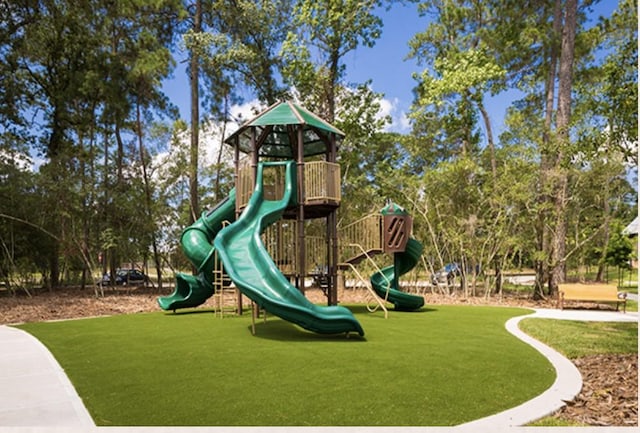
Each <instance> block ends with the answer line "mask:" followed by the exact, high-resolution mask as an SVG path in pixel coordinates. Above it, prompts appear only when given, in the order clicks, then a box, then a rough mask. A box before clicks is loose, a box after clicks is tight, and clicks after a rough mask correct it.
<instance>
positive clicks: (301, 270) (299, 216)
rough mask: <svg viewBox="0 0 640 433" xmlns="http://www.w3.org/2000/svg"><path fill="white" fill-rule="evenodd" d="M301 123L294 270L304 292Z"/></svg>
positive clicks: (297, 284)
mask: <svg viewBox="0 0 640 433" xmlns="http://www.w3.org/2000/svg"><path fill="white" fill-rule="evenodd" d="M302 128H303V125H298V146H297V155H296V160H297V169H298V170H297V173H296V176H297V182H298V212H297V223H298V269H297V270H296V286H297V288H298V290H300V291H301V292H304V277H305V275H306V263H305V258H306V249H305V239H304V200H305V190H304V142H303V137H302Z"/></svg>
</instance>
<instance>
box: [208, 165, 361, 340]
mask: <svg viewBox="0 0 640 433" xmlns="http://www.w3.org/2000/svg"><path fill="white" fill-rule="evenodd" d="M276 165H280V166H282V165H284V166H285V172H286V175H285V188H284V194H283V197H282V198H281V199H280V200H265V199H264V196H263V185H262V180H263V169H264V167H268V166H276ZM295 168H296V166H295V162H294V161H287V162H273V163H261V164H259V165H258V173H257V179H256V188H255V190H254V192H253V194H252V196H251V198H250V200H249V204H248V205H247V207H246V208H245V210H244V212H243V213H242V215H241V216H240V218H238V220H237V221H236V222H235V223H233V224H231V225H229V226H227V227H225V228H224V229H222V231H220V233H218V235H217V236H216V237H215V239H214V241H213V244H214V246H215V248H216V250H217V251H218V255H219V257H220V260H221V261H222V262H223V264H224V268H225V270H226V271H227V273H228V274H229V277H231V279H232V280H233V282H234V283H235V284H236V286H237V287H238V288H239V289H240V291H241V292H242V293H243V294H244V295H245V296H247V297H248V298H249V299H251V300H252V301H253V302H255V303H256V304H257V305H258V306H259V307H260V308H264V309H265V310H266V311H268V312H269V313H271V314H273V315H275V316H278V317H280V318H282V319H284V320H287V321H289V322H292V323H295V324H297V325H299V326H301V327H303V328H305V329H308V330H310V331H313V332H316V333H319V334H338V333H343V332H345V333H349V332H357V333H358V334H360V335H364V331H363V329H362V327H361V325H360V323H359V322H358V321H357V320H356V319H355V317H354V316H353V314H352V313H351V311H350V310H349V309H347V308H345V307H341V306H331V307H321V306H318V305H315V304H313V303H311V302H310V301H309V300H308V299H307V298H305V297H304V295H303V294H302V293H300V291H299V290H298V289H297V288H295V287H294V286H293V285H291V283H289V281H288V280H287V279H286V278H285V276H284V275H283V274H282V273H281V272H280V270H279V269H278V267H277V265H276V264H275V263H274V262H273V259H272V258H271V256H270V255H269V253H268V252H267V250H266V248H265V246H264V244H263V242H262V239H261V238H260V234H261V233H262V232H263V231H264V230H265V229H266V228H267V227H268V226H269V225H270V224H273V223H274V222H275V221H277V220H278V219H280V218H281V217H282V213H283V212H284V210H285V209H286V208H287V207H288V206H289V205H295V202H296V190H295V185H296V172H295Z"/></svg>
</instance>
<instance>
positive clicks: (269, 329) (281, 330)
mask: <svg viewBox="0 0 640 433" xmlns="http://www.w3.org/2000/svg"><path fill="white" fill-rule="evenodd" d="M248 329H249V332H251V326H249V327H248ZM255 337H257V338H263V339H265V340H277V341H287V342H293V343H295V342H298V343H304V342H309V341H316V342H318V341H331V342H337V343H340V342H345V343H353V342H362V341H367V339H366V338H365V337H361V336H360V335H358V334H357V333H355V332H350V333H349V334H345V333H340V334H316V333H314V332H310V331H306V330H304V329H302V328H300V327H298V326H296V325H294V324H293V323H290V322H287V321H284V320H282V319H278V320H271V321H269V320H267V321H266V322H260V323H256V334H255Z"/></svg>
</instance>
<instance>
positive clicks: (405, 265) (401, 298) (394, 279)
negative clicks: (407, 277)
mask: <svg viewBox="0 0 640 433" xmlns="http://www.w3.org/2000/svg"><path fill="white" fill-rule="evenodd" d="M421 254H422V244H421V243H420V242H418V241H417V240H415V239H413V238H409V240H408V241H407V246H406V248H405V250H404V252H402V253H394V255H393V262H394V263H393V265H391V266H387V267H386V268H382V269H381V270H380V271H379V272H376V273H375V274H373V275H372V276H371V286H372V287H373V290H375V292H376V293H377V294H378V296H380V297H381V298H385V297H386V299H387V301H389V302H391V303H392V304H393V305H394V308H395V309H396V310H399V311H414V310H417V309H419V308H421V307H422V306H423V305H424V298H423V297H422V296H416V295H412V294H411V293H406V292H402V291H400V290H399V289H398V280H399V278H400V276H401V275H404V274H406V273H407V272H409V271H410V270H411V269H413V268H414V267H415V265H416V264H417V263H418V259H419V258H420V255H421ZM387 289H388V292H387Z"/></svg>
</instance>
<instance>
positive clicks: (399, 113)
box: [378, 98, 411, 133]
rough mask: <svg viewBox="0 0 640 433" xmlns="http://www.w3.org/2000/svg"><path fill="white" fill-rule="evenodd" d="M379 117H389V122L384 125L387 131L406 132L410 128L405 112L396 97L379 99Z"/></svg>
mask: <svg viewBox="0 0 640 433" xmlns="http://www.w3.org/2000/svg"><path fill="white" fill-rule="evenodd" d="M378 116H379V117H384V116H389V117H391V123H390V124H388V125H387V126H386V127H385V131H387V132H399V133H404V132H408V131H409V129H410V128H411V124H410V122H409V118H408V117H407V113H406V111H405V109H404V107H403V105H402V103H401V101H400V100H399V99H398V98H393V99H386V98H383V99H381V100H380V111H379V112H378Z"/></svg>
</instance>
